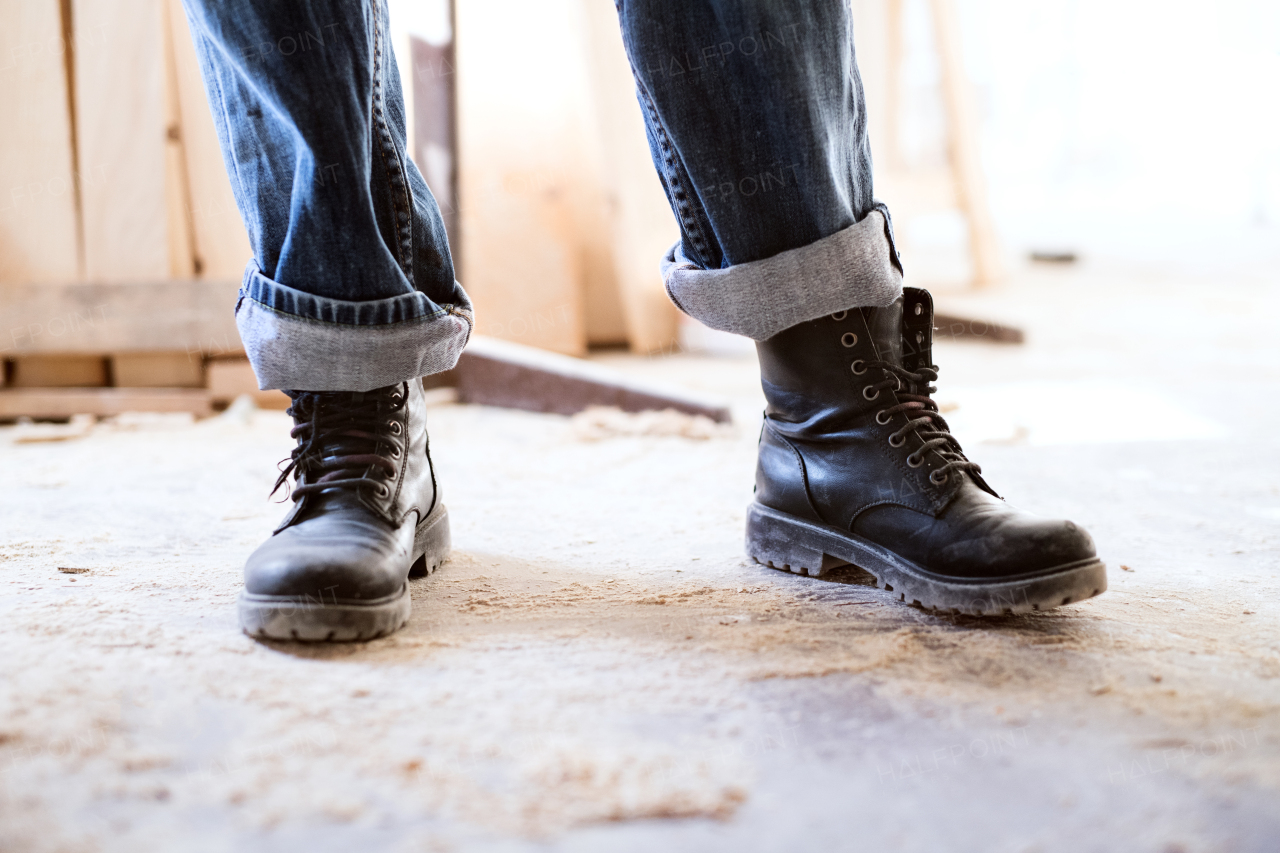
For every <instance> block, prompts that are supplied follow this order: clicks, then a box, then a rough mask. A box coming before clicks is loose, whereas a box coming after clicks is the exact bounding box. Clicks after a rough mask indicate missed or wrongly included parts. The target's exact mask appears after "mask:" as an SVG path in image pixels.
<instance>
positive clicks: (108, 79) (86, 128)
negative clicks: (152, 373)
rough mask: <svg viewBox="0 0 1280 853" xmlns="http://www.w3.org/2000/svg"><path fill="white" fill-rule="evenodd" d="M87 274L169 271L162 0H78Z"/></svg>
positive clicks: (130, 278)
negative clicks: (161, 47) (161, 46)
mask: <svg viewBox="0 0 1280 853" xmlns="http://www.w3.org/2000/svg"><path fill="white" fill-rule="evenodd" d="M71 6H72V9H73V13H72V20H73V24H74V29H75V36H76V38H75V85H76V108H77V115H76V139H77V145H78V148H79V151H78V161H79V163H80V174H81V181H80V192H81V199H82V202H81V209H82V221H83V228H84V263H85V277H86V278H87V279H88V280H90V281H94V282H104V283H118V282H139V281H158V280H163V279H165V278H167V277H168V276H169V269H170V265H169V227H168V205H167V201H166V195H165V168H164V164H165V145H166V143H165V139H166V126H165V116H164V104H165V101H164V63H163V57H164V51H163V50H162V49H160V48H159V46H160V45H162V44H164V41H163V32H164V30H163V16H162V15H161V7H160V0H73V2H72V4H71Z"/></svg>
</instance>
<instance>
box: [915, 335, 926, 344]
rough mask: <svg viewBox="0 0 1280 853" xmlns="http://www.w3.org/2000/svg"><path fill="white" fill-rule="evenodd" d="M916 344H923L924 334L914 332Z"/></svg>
mask: <svg viewBox="0 0 1280 853" xmlns="http://www.w3.org/2000/svg"><path fill="white" fill-rule="evenodd" d="M916 343H917V344H922V343H924V332H916Z"/></svg>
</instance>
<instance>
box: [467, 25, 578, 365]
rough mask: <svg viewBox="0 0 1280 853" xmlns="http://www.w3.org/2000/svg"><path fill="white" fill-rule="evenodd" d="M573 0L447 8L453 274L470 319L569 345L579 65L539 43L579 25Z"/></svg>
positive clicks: (491, 329)
mask: <svg viewBox="0 0 1280 853" xmlns="http://www.w3.org/2000/svg"><path fill="white" fill-rule="evenodd" d="M576 2H577V0H548V2H546V3H528V2H525V0H459V2H458V3H457V5H456V8H455V23H456V27H457V31H456V55H457V66H458V75H457V76H458V82H457V94H458V102H457V106H458V151H459V156H460V160H459V171H458V190H459V196H460V230H461V232H462V246H461V251H460V253H459V254H460V260H461V265H460V268H461V280H462V281H463V283H464V284H465V285H466V287H467V291H468V292H469V293H470V295H471V298H472V300H473V301H474V302H475V306H476V320H477V324H478V331H480V332H482V333H484V334H489V335H494V336H497V337H502V338H507V339H509V340H517V341H520V342H521V343H525V344H530V345H533V346H539V347H543V348H546V349H551V350H555V351H558V352H563V353H569V354H579V353H582V352H584V351H585V349H586V329H585V323H584V315H583V298H582V280H583V270H584V265H583V258H582V254H583V253H582V247H581V243H580V241H579V239H578V236H577V234H576V231H575V226H576V224H577V218H576V216H575V213H574V208H573V200H574V198H575V197H576V195H577V194H578V188H577V186H575V182H576V181H577V180H578V178H577V171H578V166H579V164H580V162H581V161H582V159H583V156H582V149H581V145H580V142H579V140H581V139H582V137H583V131H584V127H583V122H582V116H581V114H580V112H576V111H575V102H576V95H575V90H576V87H578V86H581V85H582V84H581V78H582V76H583V71H582V67H581V63H580V61H579V57H578V55H577V54H576V53H575V51H573V50H565V49H555V50H548V49H547V46H548V45H561V46H563V45H564V44H566V40H570V41H569V42H568V43H570V44H572V43H574V42H573V41H572V39H575V38H578V37H579V35H578V33H577V32H575V29H574V25H573V24H574V22H573V17H572V8H571V7H572V4H573V3H576ZM539 315H542V316H543V317H547V318H554V319H552V320H550V321H548V322H542V321H540V320H539Z"/></svg>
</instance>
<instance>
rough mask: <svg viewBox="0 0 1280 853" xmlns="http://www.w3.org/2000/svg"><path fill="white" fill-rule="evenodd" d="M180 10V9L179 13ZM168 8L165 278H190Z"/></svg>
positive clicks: (186, 190)
mask: <svg viewBox="0 0 1280 853" xmlns="http://www.w3.org/2000/svg"><path fill="white" fill-rule="evenodd" d="M179 11H181V10H179ZM171 12H172V10H171V6H170V4H169V3H168V2H165V0H162V2H161V4H160V15H161V17H162V19H163V23H164V26H163V30H162V32H163V40H162V45H163V49H164V124H165V145H164V199H165V214H166V216H165V218H166V225H167V228H168V232H169V277H170V278H192V277H194V276H195V274H196V268H197V266H198V264H197V262H196V256H195V234H194V229H193V223H192V221H191V189H190V187H189V186H188V182H187V157H186V150H185V146H184V144H183V133H182V113H181V111H180V109H179V107H178V69H177V63H176V61H175V58H174V45H173V40H174V29H173V27H171V26H170V25H169V17H170V14H171Z"/></svg>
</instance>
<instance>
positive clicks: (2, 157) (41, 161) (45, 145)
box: [0, 0, 91, 286]
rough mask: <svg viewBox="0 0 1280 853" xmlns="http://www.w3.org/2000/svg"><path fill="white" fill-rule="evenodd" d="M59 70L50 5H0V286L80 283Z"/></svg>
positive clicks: (55, 14) (63, 60) (66, 111)
mask: <svg viewBox="0 0 1280 853" xmlns="http://www.w3.org/2000/svg"><path fill="white" fill-rule="evenodd" d="M90 35H91V34H90ZM66 66H67V54H66V51H65V40H64V38H63V31H62V18H61V14H60V12H59V3H58V0H0V116H3V117H4V118H3V121H4V132H3V133H0V286H2V285H5V284H8V283H11V282H56V281H69V280H73V279H76V278H78V277H79V276H80V275H81V270H80V263H79V247H78V240H77V218H76V184H75V176H74V172H75V165H74V162H75V160H74V154H73V150H72V141H71V140H72V129H71V112H70V108H69V105H68V94H69V88H68V85H67V73H66Z"/></svg>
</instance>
